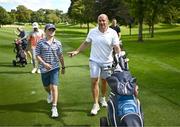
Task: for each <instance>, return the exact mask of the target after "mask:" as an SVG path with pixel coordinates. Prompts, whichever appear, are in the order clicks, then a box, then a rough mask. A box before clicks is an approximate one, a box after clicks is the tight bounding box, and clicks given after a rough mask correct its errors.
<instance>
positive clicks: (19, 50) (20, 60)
mask: <svg viewBox="0 0 180 127" xmlns="http://www.w3.org/2000/svg"><path fill="white" fill-rule="evenodd" d="M13 44H14V52H15V53H16V59H15V60H13V61H12V64H13V66H17V65H20V66H22V67H25V65H26V64H27V60H26V53H25V51H24V49H25V47H26V44H25V42H24V41H21V40H15V42H14V43H13Z"/></svg>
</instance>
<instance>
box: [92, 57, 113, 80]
mask: <svg viewBox="0 0 180 127" xmlns="http://www.w3.org/2000/svg"><path fill="white" fill-rule="evenodd" d="M89 67H90V76H91V78H98V77H101V78H102V79H106V78H107V77H109V76H111V70H107V68H108V67H112V63H96V62H94V61H92V60H90V61H89Z"/></svg>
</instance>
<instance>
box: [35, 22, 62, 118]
mask: <svg viewBox="0 0 180 127" xmlns="http://www.w3.org/2000/svg"><path fill="white" fill-rule="evenodd" d="M44 30H45V34H46V37H45V38H44V39H41V40H40V41H39V42H38V43H37V46H36V57H37V60H38V61H39V63H40V64H39V67H40V71H41V79H42V83H43V86H44V89H45V90H46V92H47V93H48V97H47V102H48V103H52V108H51V112H52V115H51V117H53V118H54V117H58V116H59V113H58V110H57V102H58V84H59V69H60V66H59V62H60V63H61V74H64V73H65V65H64V57H63V52H62V44H61V42H60V41H58V40H56V39H55V38H54V35H55V31H56V27H55V26H54V25H53V24H47V25H46V26H45V29H44Z"/></svg>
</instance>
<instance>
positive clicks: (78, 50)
mask: <svg viewBox="0 0 180 127" xmlns="http://www.w3.org/2000/svg"><path fill="white" fill-rule="evenodd" d="M89 45H90V43H88V42H86V41H85V42H83V43H82V44H81V45H80V46H79V48H77V49H76V50H75V51H72V52H67V53H68V55H69V56H70V57H72V56H75V55H77V54H78V53H80V52H81V51H83V50H84V49H85V48H87V47H88V46H89Z"/></svg>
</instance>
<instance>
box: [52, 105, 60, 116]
mask: <svg viewBox="0 0 180 127" xmlns="http://www.w3.org/2000/svg"><path fill="white" fill-rule="evenodd" d="M51 112H52V115H51V117H52V118H57V117H58V116H59V114H58V111H57V108H56V107H55V106H53V107H52V109H51Z"/></svg>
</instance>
